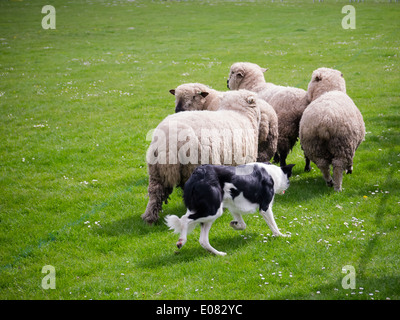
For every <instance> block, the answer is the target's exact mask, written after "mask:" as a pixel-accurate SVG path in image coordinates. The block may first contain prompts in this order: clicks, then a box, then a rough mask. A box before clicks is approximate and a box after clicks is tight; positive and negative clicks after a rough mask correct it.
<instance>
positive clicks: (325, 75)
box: [300, 68, 365, 191]
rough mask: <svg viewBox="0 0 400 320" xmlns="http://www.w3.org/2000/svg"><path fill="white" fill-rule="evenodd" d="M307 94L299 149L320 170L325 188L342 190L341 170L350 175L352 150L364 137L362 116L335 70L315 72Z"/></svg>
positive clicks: (341, 76)
mask: <svg viewBox="0 0 400 320" xmlns="http://www.w3.org/2000/svg"><path fill="white" fill-rule="evenodd" d="M307 95H308V98H309V99H310V101H312V102H311V103H310V104H309V106H308V107H307V109H306V110H305V111H304V114H303V117H302V119H301V121H300V143H301V146H302V148H303V151H304V154H305V156H306V157H308V158H309V159H310V160H311V161H313V162H314V163H315V164H316V165H317V167H318V168H319V169H320V170H321V173H322V175H323V177H324V179H325V181H326V183H327V185H328V186H330V187H331V186H334V190H335V191H341V190H342V179H343V171H346V172H347V173H352V171H353V157H354V154H355V151H356V150H357V148H358V146H359V145H360V143H361V142H362V141H363V140H364V137H365V125H364V120H363V117H362V115H361V113H360V111H359V110H358V108H357V107H356V105H355V104H354V102H353V100H352V99H351V98H350V97H349V96H348V95H347V94H346V84H345V81H344V79H343V75H342V74H341V72H340V71H338V70H334V69H329V68H319V69H317V70H315V71H314V72H313V74H312V77H311V81H310V83H309V85H308V90H307ZM330 165H332V167H333V181H332V177H331V175H330Z"/></svg>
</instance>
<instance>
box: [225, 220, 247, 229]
mask: <svg viewBox="0 0 400 320" xmlns="http://www.w3.org/2000/svg"><path fill="white" fill-rule="evenodd" d="M229 225H230V226H231V227H232V228H233V229H235V230H244V229H246V225H245V224H239V222H237V221H231V222H230V223H229Z"/></svg>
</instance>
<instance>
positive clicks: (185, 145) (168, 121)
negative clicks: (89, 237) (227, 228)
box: [142, 90, 260, 223]
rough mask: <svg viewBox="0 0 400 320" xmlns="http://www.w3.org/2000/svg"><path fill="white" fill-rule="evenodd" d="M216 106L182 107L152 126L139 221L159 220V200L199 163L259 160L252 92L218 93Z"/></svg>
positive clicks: (257, 117)
mask: <svg viewBox="0 0 400 320" xmlns="http://www.w3.org/2000/svg"><path fill="white" fill-rule="evenodd" d="M222 100H223V101H222V107H221V108H220V110H218V111H193V112H180V113H175V114H172V115H169V116H168V117H166V118H165V119H164V120H163V121H162V122H161V123H160V124H159V125H158V126H157V128H156V129H155V130H154V132H153V137H152V142H151V144H150V146H149V148H148V150H147V155H146V160H147V164H148V172H149V187H148V193H149V202H148V204H147V207H146V211H145V213H144V214H143V215H142V218H143V220H145V221H146V222H148V223H153V222H155V221H157V220H158V218H159V212H160V211H161V209H162V203H163V202H166V201H167V199H168V196H169V195H170V194H171V192H172V190H173V188H174V187H175V186H181V187H183V186H184V184H185V182H186V181H187V180H188V179H189V177H190V175H191V174H192V172H193V170H194V169H195V168H196V167H197V166H199V165H201V164H229V165H239V164H244V163H249V162H254V161H256V160H257V147H258V135H259V133H258V128H259V125H260V110H259V107H258V105H257V103H258V99H256V95H255V94H254V93H253V92H250V91H246V90H240V91H237V93H235V94H233V95H228V96H226V97H223V98H222Z"/></svg>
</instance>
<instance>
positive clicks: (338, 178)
mask: <svg viewBox="0 0 400 320" xmlns="http://www.w3.org/2000/svg"><path fill="white" fill-rule="evenodd" d="M332 163H333V187H334V190H335V191H342V180H343V171H344V169H343V166H342V165H341V163H337V162H336V161H332Z"/></svg>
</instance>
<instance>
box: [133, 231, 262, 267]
mask: <svg viewBox="0 0 400 320" xmlns="http://www.w3.org/2000/svg"><path fill="white" fill-rule="evenodd" d="M256 235H257V234H256V233H248V234H247V236H248V239H247V240H244V239H243V237H241V236H240V234H236V235H230V236H227V237H219V238H212V239H210V243H211V245H212V246H213V247H214V248H216V249H217V250H219V251H223V252H226V253H227V255H233V254H235V251H237V250H239V249H240V248H241V247H244V246H246V245H248V244H249V243H251V241H256ZM189 237H190V236H189ZM177 239H178V238H177ZM188 241H190V244H189V243H186V245H185V246H184V247H183V248H181V249H178V248H176V247H173V246H172V244H171V250H170V251H168V252H165V253H164V254H160V255H157V256H152V257H148V258H144V259H141V260H139V262H138V267H140V268H150V269H153V268H159V267H165V266H170V265H179V264H181V263H188V262H193V261H196V260H201V259H204V258H209V257H214V258H215V259H223V258H224V257H222V256H215V255H214V254H212V253H210V252H208V251H207V250H205V249H204V248H202V247H201V245H200V244H199V242H198V239H197V238H194V237H190V238H189V240H188Z"/></svg>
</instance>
